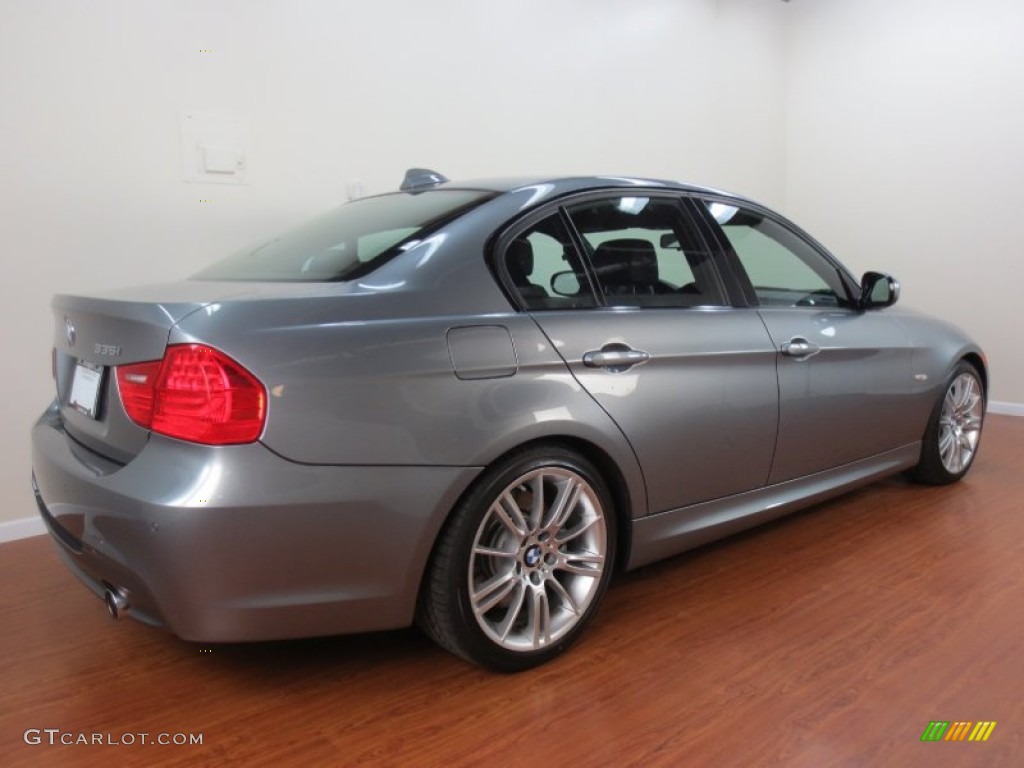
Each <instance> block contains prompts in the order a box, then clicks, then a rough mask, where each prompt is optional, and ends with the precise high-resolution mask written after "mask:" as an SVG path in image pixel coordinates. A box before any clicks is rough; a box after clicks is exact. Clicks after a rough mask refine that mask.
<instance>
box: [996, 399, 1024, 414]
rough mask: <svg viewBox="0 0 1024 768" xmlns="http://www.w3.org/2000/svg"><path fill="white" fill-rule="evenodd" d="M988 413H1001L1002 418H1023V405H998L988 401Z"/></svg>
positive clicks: (998, 403)
mask: <svg viewBox="0 0 1024 768" xmlns="http://www.w3.org/2000/svg"><path fill="white" fill-rule="evenodd" d="M988 412H989V413H1001V414H1003V415H1004V416H1024V403H1000V402H997V401H996V400H989V402H988Z"/></svg>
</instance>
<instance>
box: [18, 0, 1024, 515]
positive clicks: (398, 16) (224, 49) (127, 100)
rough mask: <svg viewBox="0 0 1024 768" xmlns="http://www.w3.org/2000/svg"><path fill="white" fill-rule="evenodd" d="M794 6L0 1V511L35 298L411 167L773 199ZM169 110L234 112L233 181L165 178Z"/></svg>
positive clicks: (130, 274)
mask: <svg viewBox="0 0 1024 768" xmlns="http://www.w3.org/2000/svg"><path fill="white" fill-rule="evenodd" d="M790 14H791V6H790V5H786V4H784V3H780V2H777V1H776V2H772V1H771V0H686V1H685V2H683V1H682V0H633V2H629V3H624V2H615V1H614V0H517V1H516V2H506V3H499V2H486V1H484V0H479V1H477V2H456V0H433V2H430V3H423V2H417V0H376V2H358V3H357V2H340V1H338V0H324V1H323V2H308V1H307V2H295V1H290V0H276V1H270V0H266V1H264V2H256V1H255V0H244V1H243V0H235V1H234V2H228V1H225V0H165V1H164V2H156V1H154V0H149V1H148V2H147V1H145V0H96V1H95V2H88V3H86V2H80V1H79V0H0V243H2V246H3V248H4V257H3V259H4V261H3V263H4V280H3V282H2V288H0V319H2V322H0V345H2V346H0V348H2V349H3V350H4V359H5V360H6V365H5V366H4V375H3V386H2V389H0V420H2V423H3V424H4V437H5V440H4V441H3V446H4V447H3V456H2V458H3V460H2V461H0V488H3V489H5V491H7V496H6V499H7V504H6V505H4V506H3V507H0V521H3V520H11V519H15V518H21V517H26V516H29V515H32V514H34V505H33V503H32V500H31V494H30V492H29V487H28V477H29V472H30V460H29V455H28V450H29V441H28V431H29V429H30V427H31V424H32V422H33V420H34V419H35V417H36V415H37V414H38V413H40V412H41V411H42V409H43V407H44V406H45V405H46V403H47V401H48V400H49V398H50V393H51V390H52V383H51V380H50V374H49V368H50V346H51V342H50V338H51V327H52V319H51V317H50V314H49V310H48V307H47V303H48V301H49V297H50V295H51V294H52V293H54V292H57V291H70V292H74V291H88V290H90V289H96V288H101V287H115V286H122V285H130V284H133V283H143V282H156V281H162V280H170V279H175V278H179V277H182V276H185V275H188V274H189V273H191V272H193V271H195V270H196V269H197V268H199V267H200V266H202V265H205V264H207V263H208V262H209V261H210V260H212V259H213V258H216V257H217V256H220V255H222V254H224V253H226V252H228V251H230V250H232V249H234V248H236V247H239V246H241V245H244V244H245V243H248V242H251V241H255V240H258V239H260V238H262V237H264V236H266V235H268V234H271V233H273V232H274V231H276V230H279V229H281V228H282V227H283V226H287V225H289V224H291V223H294V222H295V221H296V220H299V219H301V218H303V217H305V216H307V215H309V214H312V213H315V212H318V211H320V210H323V209H325V208H328V207H330V206H332V205H336V204H337V203H339V202H342V201H343V200H344V197H345V188H346V184H347V182H348V181H349V180H350V179H352V178H359V179H361V180H362V181H363V182H365V184H366V185H367V187H368V189H369V190H370V191H371V192H380V191H385V190H387V189H392V188H394V187H395V186H397V183H398V181H399V180H400V179H401V176H402V173H403V172H404V170H405V168H407V167H409V166H412V165H426V166H428V167H434V168H437V169H439V170H441V171H443V172H445V173H447V174H448V175H449V176H451V177H453V178H457V177H462V178H466V177H472V176H494V175H502V174H530V173H553V174H555V173H577V172H578V173H621V174H627V173H628V174H646V175H656V176H664V177H670V178H681V179H686V180H690V181H697V182H705V183H711V184H714V185H716V186H721V187H726V188H734V189H737V190H740V191H743V192H746V193H748V194H751V195H753V196H756V197H759V198H761V199H763V200H764V201H766V202H768V203H776V204H779V203H781V202H782V200H783V193H784V183H783V179H784V174H783V162H784V152H783V148H784V142H785V133H784V125H785V120H784V108H785V104H784V98H783V97H784V94H785V76H786V72H785V67H784V45H783V44H784V35H785V24H786V20H787V17H788V16H789V15H790ZM203 49H212V51H213V52H212V53H210V54H206V53H200V51H201V50H203ZM185 110H199V111H208V112H234V113H239V114H242V115H244V116H245V117H246V118H247V119H248V121H249V125H250V131H251V135H250V142H249V155H248V160H249V181H250V184H249V185H248V186H245V187H228V186H210V185H202V186H199V185H194V184H186V183H184V182H183V181H182V180H181V169H180V164H181V161H180V155H181V150H180V146H179V133H178V130H179V129H178V116H179V113H180V112H182V111H185ZM201 198H203V199H210V200H212V202H210V203H200V202H199V200H200V199H201ZM1021 399H1022V400H1024V397H1022V398H1021Z"/></svg>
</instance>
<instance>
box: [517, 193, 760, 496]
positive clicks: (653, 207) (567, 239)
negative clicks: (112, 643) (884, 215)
mask: <svg viewBox="0 0 1024 768" xmlns="http://www.w3.org/2000/svg"><path fill="white" fill-rule="evenodd" d="M503 246H504V250H503V254H504V258H505V260H506V264H507V267H506V268H507V272H508V276H509V279H510V281H511V282H513V283H514V284H515V287H516V290H517V292H518V293H519V295H520V296H521V299H522V301H523V303H524V305H525V306H526V308H527V309H528V310H529V311H530V312H531V313H532V315H533V317H534V318H535V320H536V321H537V323H538V324H539V325H540V327H541V328H542V330H543V331H544V333H545V334H546V335H547V336H548V338H549V339H550V340H551V342H552V344H553V345H554V347H555V348H556V349H557V350H558V351H559V353H560V354H561V355H562V357H563V358H564V359H565V361H566V363H567V364H568V366H569V368H570V370H571V371H572V373H573V374H574V376H575V378H576V380H577V381H578V382H579V383H580V385H581V386H583V387H584V388H585V389H586V390H587V392H589V393H590V395H591V396H592V397H593V398H594V399H595V400H596V401H597V402H598V403H599V404H600V405H601V407H602V408H603V409H604V410H605V411H606V412H607V413H608V414H609V415H610V416H611V418H612V419H614V420H615V422H616V423H617V424H618V425H619V427H620V428H621V429H622V431H623V433H624V434H625V436H626V438H627V439H628V440H629V442H630V444H631V446H632V448H633V450H634V452H635V453H636V455H637V458H638V459H639V462H640V465H641V468H642V470H643V473H644V477H645V480H646V484H647V490H648V505H649V510H650V511H651V512H661V511H665V510H669V509H675V508H679V507H683V506H686V505H689V504H693V503H696V502H700V501H705V500H708V499H713V498H718V497H722V496H727V495H730V494H733V493H739V492H742V491H747V490H751V489H754V488H759V487H761V486H763V485H764V484H765V482H766V481H767V478H768V474H769V469H770V466H771V461H772V452H773V449H774V444H775V431H776V423H777V418H778V388H777V383H776V377H775V350H774V346H773V344H772V341H771V339H770V337H769V336H768V334H767V333H766V332H765V328H764V325H763V324H762V322H761V320H760V318H759V317H758V315H757V312H756V310H751V309H743V308H734V307H732V306H730V305H729V301H728V299H727V293H726V286H725V285H724V284H723V281H722V280H721V278H720V276H719V272H718V270H717V269H716V267H715V264H714V258H713V256H712V254H711V252H710V250H709V249H708V247H707V245H706V243H705V241H704V240H703V239H702V238H701V236H700V235H699V233H698V231H697V230H696V228H695V227H694V225H693V221H692V219H690V218H689V216H688V214H687V213H686V209H685V208H684V207H683V205H682V204H681V201H680V200H679V199H677V198H675V197H673V196H657V195H656V194H653V193H641V192H637V193H631V194H630V195H623V194H622V193H621V192H617V193H604V194H599V195H590V196H587V197H585V198H581V199H578V200H577V201H575V202H571V203H568V204H566V205H565V206H564V207H563V208H562V209H561V210H560V211H553V212H550V213H549V214H548V215H547V216H545V217H543V218H541V219H540V220H539V221H534V222H533V223H532V224H527V225H526V226H524V227H523V228H521V229H520V230H519V231H518V232H513V233H511V235H509V236H508V237H507V238H505V239H504V241H503ZM581 254H583V256H582V257H581ZM584 264H585V265H586V267H584Z"/></svg>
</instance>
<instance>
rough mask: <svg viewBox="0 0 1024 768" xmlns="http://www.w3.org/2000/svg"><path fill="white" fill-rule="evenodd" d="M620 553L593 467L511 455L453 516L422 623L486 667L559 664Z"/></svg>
mask: <svg viewBox="0 0 1024 768" xmlns="http://www.w3.org/2000/svg"><path fill="white" fill-rule="evenodd" d="M614 555H615V523H614V519H613V516H612V504H611V497H610V495H609V493H608V489H607V487H606V486H605V484H604V482H603V481H602V480H601V478H600V476H599V475H598V473H597V471H596V470H595V469H594V467H593V466H592V465H591V464H590V462H588V461H587V460H586V459H584V458H583V457H581V456H579V455H577V454H576V453H574V452H572V451H569V450H566V449H564V448H560V447H540V448H534V449H530V450H528V451H525V452H523V453H520V454H517V455H513V456H510V457H509V458H508V459H507V460H505V461H503V462H501V463H500V464H499V465H497V466H495V467H493V468H492V469H490V470H488V472H486V473H485V475H484V476H483V477H482V478H481V480H480V482H479V483H478V484H477V485H476V487H475V488H474V489H473V490H472V491H471V492H470V493H469V495H468V496H467V497H466V498H465V499H464V500H463V502H462V503H460V505H459V506H458V508H457V509H456V510H455V511H454V512H453V514H452V517H451V519H450V520H449V522H448V524H447V525H446V527H445V529H444V531H443V532H442V534H441V538H440V539H439V541H438V544H437V547H436V549H435V552H434V556H433V559H432V560H431V563H430V566H429V568H428V572H427V576H426V579H425V581H424V588H423V593H422V599H421V601H420V611H419V617H418V619H419V623H420V625H421V626H422V627H423V629H424V630H425V631H426V632H427V634H429V635H430V636H431V637H432V638H433V639H434V640H435V641H436V642H437V643H438V644H440V645H441V646H443V647H444V648H447V649H448V650H450V651H452V652H453V653H456V654H458V655H459V656H462V657H463V658H465V659H468V660H469V661H472V662H475V663H477V664H481V665H482V666H485V667H488V668H490V669H494V670H498V671H503V672H516V671H519V670H523V669H528V668H530V667H534V666H536V665H538V664H542V663H544V662H546V661H548V660H549V659H552V658H554V657H555V656H557V655H558V654H559V653H561V651H562V650H564V649H565V648H566V647H567V646H568V645H569V644H570V643H572V642H573V641H574V640H575V639H576V638H577V637H578V636H579V635H580V633H581V632H582V631H583V629H584V627H585V626H586V624H587V623H588V622H589V621H590V619H591V618H592V617H593V615H594V613H595V612H596V611H597V608H598V605H599V604H600V602H601V598H602V597H603V596H604V592H605V590H606V588H607V586H608V580H609V578H610V576H611V571H612V563H613V562H614Z"/></svg>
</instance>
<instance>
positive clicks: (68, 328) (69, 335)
mask: <svg viewBox="0 0 1024 768" xmlns="http://www.w3.org/2000/svg"><path fill="white" fill-rule="evenodd" d="M64 337H65V338H66V339H67V340H68V346H69V347H73V346H75V341H76V340H77V339H78V333H77V331H75V324H74V323H72V322H71V320H70V319H69V318H67V317H65V318H64Z"/></svg>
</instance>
